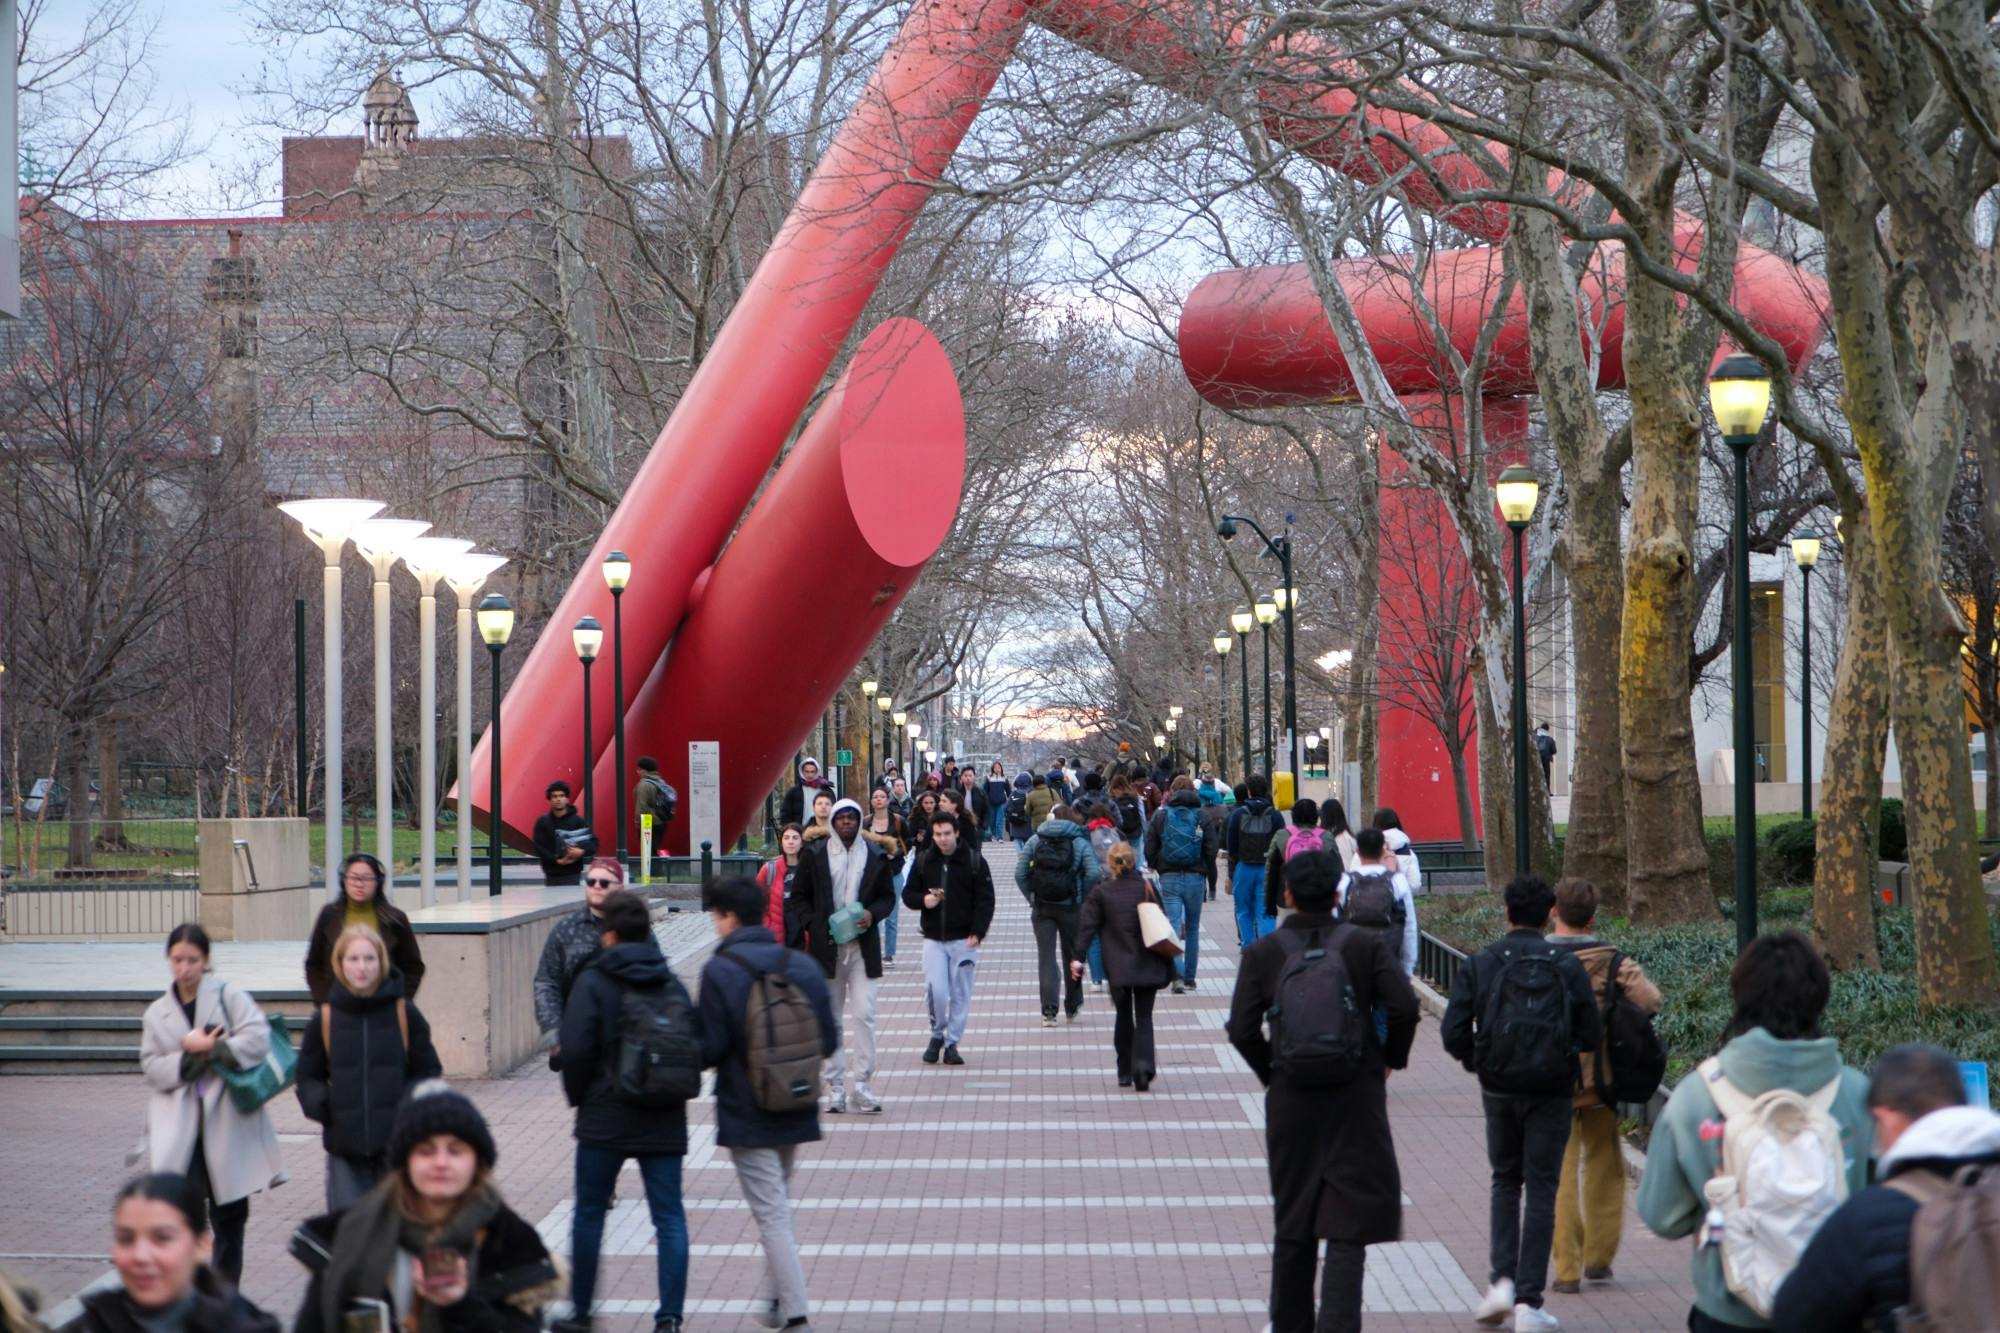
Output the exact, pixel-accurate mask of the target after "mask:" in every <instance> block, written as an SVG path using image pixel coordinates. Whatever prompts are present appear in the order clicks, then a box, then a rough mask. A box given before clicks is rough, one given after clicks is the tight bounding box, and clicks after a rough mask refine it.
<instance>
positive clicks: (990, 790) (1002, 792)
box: [980, 778, 1013, 814]
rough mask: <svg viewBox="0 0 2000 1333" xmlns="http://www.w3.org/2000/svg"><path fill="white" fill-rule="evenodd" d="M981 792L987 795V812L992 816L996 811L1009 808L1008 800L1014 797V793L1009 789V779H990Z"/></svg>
mask: <svg viewBox="0 0 2000 1333" xmlns="http://www.w3.org/2000/svg"><path fill="white" fill-rule="evenodd" d="M980 790H981V791H983V792H985V794H986V810H987V813H988V814H991V813H992V812H993V811H995V810H1004V809H1005V808H1006V806H1007V798H1008V797H1009V796H1011V795H1013V792H1012V791H1011V790H1009V789H1008V786H1007V779H1005V778H988V779H986V781H985V783H984V784H983V785H982V786H981V788H980Z"/></svg>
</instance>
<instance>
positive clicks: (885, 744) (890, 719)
mask: <svg viewBox="0 0 2000 1333" xmlns="http://www.w3.org/2000/svg"><path fill="white" fill-rule="evenodd" d="M895 702H896V701H895V700H894V699H892V698H890V697H889V696H888V695H887V694H877V695H876V696H875V708H876V710H877V711H878V712H880V713H881V714H882V716H881V718H880V721H881V723H882V767H883V769H884V771H887V769H888V766H889V761H890V760H891V759H894V760H895V761H896V768H897V770H898V771H901V769H902V767H903V761H902V759H901V758H900V757H898V755H897V746H898V745H899V744H900V742H897V743H896V744H891V743H890V740H889V728H890V727H891V726H893V725H895V723H894V715H893V714H892V713H891V712H890V708H891V707H892V706H893V705H894V704H895ZM908 781H909V779H908V777H907V776H906V777H905V778H904V782H905V784H907V783H908Z"/></svg>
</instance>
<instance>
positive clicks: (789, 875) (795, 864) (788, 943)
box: [757, 824, 809, 949]
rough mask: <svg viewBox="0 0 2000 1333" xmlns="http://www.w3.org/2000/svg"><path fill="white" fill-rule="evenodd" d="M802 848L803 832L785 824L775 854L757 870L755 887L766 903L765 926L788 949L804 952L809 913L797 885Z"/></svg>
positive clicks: (799, 887)
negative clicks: (759, 890) (763, 896)
mask: <svg viewBox="0 0 2000 1333" xmlns="http://www.w3.org/2000/svg"><path fill="white" fill-rule="evenodd" d="M805 845H806V844H805V832H804V830H802V829H800V828H799V826H798V825H797V824H787V825H785V826H784V827H783V828H781V829H779V830H778V854H777V855H776V856H774V857H772V858H771V859H770V860H768V861H766V862H765V863H764V864H763V865H761V866H759V867H757V887H758V888H760V889H762V890H764V895H765V902H766V906H765V909H764V926H765V928H766V929H768V930H769V931H770V932H771V934H772V935H774V936H776V937H777V938H778V939H780V940H782V941H783V942H784V945H785V947H786V948H787V949H803V948H805V940H806V917H807V915H808V914H809V912H808V906H807V903H806V898H805V890H804V887H803V886H802V885H801V884H800V883H799V855H800V853H801V852H803V851H804V850H805Z"/></svg>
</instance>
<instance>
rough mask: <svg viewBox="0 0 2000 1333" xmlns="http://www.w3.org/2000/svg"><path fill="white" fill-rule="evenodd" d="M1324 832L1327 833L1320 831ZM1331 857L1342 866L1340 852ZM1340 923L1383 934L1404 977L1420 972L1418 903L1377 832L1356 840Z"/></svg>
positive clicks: (1343, 879) (1366, 832)
mask: <svg viewBox="0 0 2000 1333" xmlns="http://www.w3.org/2000/svg"><path fill="white" fill-rule="evenodd" d="M1321 831H1322V832H1324V830H1321ZM1328 855H1330V856H1332V857H1334V860H1335V863H1336V864H1340V863H1341V861H1340V855H1339V853H1338V852H1334V851H1331V850H1329V852H1328ZM1336 910H1337V911H1338V912H1339V915H1340V920H1341V921H1342V922H1343V923H1344V924H1347V925H1350V926H1360V927H1363V928H1365V929H1368V930H1372V931H1375V932H1377V933H1378V934H1380V935H1381V936H1382V938H1383V940H1384V941H1385V942H1386V943H1387V944H1388V946H1389V952H1390V953H1392V954H1394V955H1395V956H1396V961H1397V962H1398V963H1400V964H1402V968H1403V975H1404V976H1406V977H1410V976H1415V975H1416V973H1417V900H1416V895H1414V894H1412V893H1411V892H1410V886H1409V885H1408V884H1407V883H1405V882H1404V880H1403V876H1402V873H1401V872H1400V871H1398V870H1397V869H1396V857H1395V854H1394V853H1392V852H1390V851H1389V849H1388V847H1387V845H1386V844H1384V843H1383V841H1382V834H1381V832H1380V830H1378V829H1372V828H1370V829H1363V830H1361V832H1360V834H1359V835H1358V836H1357V837H1356V838H1355V840H1354V868H1353V869H1352V870H1349V871H1348V872H1347V873H1346V874H1345V875H1342V876H1341V879H1340V897H1339V907H1338V908H1337V909H1336Z"/></svg>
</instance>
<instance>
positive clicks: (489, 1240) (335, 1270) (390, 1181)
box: [291, 1079, 562, 1333]
mask: <svg viewBox="0 0 2000 1333" xmlns="http://www.w3.org/2000/svg"><path fill="white" fill-rule="evenodd" d="M498 1160H499V1150H498V1149H497V1148H495V1147H494V1144H493V1133H492V1131H491V1130H489V1129H488V1128H487V1126H486V1119H485V1117H483V1116H482V1115H480V1114H479V1108H478V1107H476V1106H474V1105H473V1104H472V1101H471V1099H470V1098H468V1097H466V1096H465V1094H464V1093H461V1092H457V1091H454V1090H453V1089H451V1088H450V1087H447V1086H446V1085H445V1083H444V1081H443V1080H442V1079H431V1080H429V1081H427V1082H424V1083H420V1084H418V1085H417V1086H416V1087H414V1088H412V1089H410V1095H409V1097H408V1099H407V1100H405V1101H404V1103H403V1105H402V1108H401V1109H400V1110H399V1111H397V1113H396V1127H395V1129H394V1130H393V1131H392V1132H391V1134H390V1136H389V1166H390V1174H389V1175H388V1176H387V1177H385V1178H384V1179H383V1180H382V1182H381V1183H380V1184H378V1185H377V1186H376V1187H375V1188H374V1189H372V1190H370V1191H369V1192H368V1193H367V1194H366V1195H364V1196H363V1197H362V1198H361V1199H360V1201H358V1202H357V1203H355V1204H354V1206H353V1207H351V1208H348V1209H347V1210H346V1211H345V1212H340V1213H329V1214H327V1215H325V1216H323V1217H316V1218H313V1219H312V1220H311V1221H309V1222H307V1223H306V1224H305V1225H304V1226H302V1227H300V1228H299V1230H298V1232H297V1233H296V1234H295V1235H294V1236H293V1237H292V1247H291V1248H292V1254H293V1256H294V1257H295V1258H297V1259H298V1260H299V1261H300V1262H301V1263H303V1264H304V1265H305V1266H306V1267H307V1268H308V1269H309V1270H311V1272H312V1281H311V1283H310V1284H309V1285H308V1286H307V1287H306V1297H305V1303H304V1304H303V1305H302V1306H300V1308H299V1318H298V1323H297V1324H296V1325H295V1326H294V1329H295V1333H402V1331H403V1330H405V1329H415V1330H417V1333H537V1330H539V1329H540V1328H541V1327H542V1310H543V1308H544V1307H545V1306H546V1305H547V1304H548V1303H549V1302H550V1301H552V1300H554V1299H555V1298H556V1297H557V1296H558V1295H559V1294H560V1293H561V1291H562V1279H561V1276H560V1275H559V1274H558V1273H557V1271H556V1266H555V1262H554V1260H552V1259H551V1258H550V1257H549V1251H548V1247H547V1246H545V1245H543V1244H542V1238H541V1237H540V1236H539V1235H537V1234H536V1232H535V1228H534V1226H533V1225H532V1224H530V1223H528V1222H526V1221H524V1220H523V1219H522V1218H521V1217H520V1215H519V1214H517V1213H515V1212H514V1211H513V1210H512V1209H511V1208H509V1207H508V1206H507V1204H506V1202H505V1201H504V1200H503V1199H502V1198H501V1197H500V1191H499V1190H498V1189H497V1188H495V1186H494V1184H493V1168H494V1166H495V1164H496V1163H497V1162H498Z"/></svg>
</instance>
